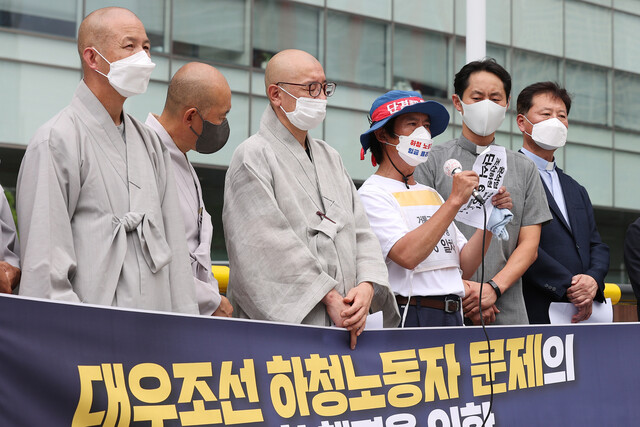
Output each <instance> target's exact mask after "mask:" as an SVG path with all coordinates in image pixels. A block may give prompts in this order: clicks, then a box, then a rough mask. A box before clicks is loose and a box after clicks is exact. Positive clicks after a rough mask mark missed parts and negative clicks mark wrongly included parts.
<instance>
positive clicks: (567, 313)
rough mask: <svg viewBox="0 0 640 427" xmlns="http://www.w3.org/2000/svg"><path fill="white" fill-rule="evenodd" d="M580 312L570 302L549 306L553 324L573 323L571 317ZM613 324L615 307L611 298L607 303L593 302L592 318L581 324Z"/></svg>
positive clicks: (550, 318) (554, 303) (553, 303)
mask: <svg viewBox="0 0 640 427" xmlns="http://www.w3.org/2000/svg"><path fill="white" fill-rule="evenodd" d="M577 312H578V309H577V308H576V307H575V306H574V305H573V304H571V303H570V302H552V303H551V304H550V305H549V320H551V324H559V325H566V324H569V323H571V317H573V315H574V314H576V313H577ZM611 322H613V305H612V304H611V298H607V299H606V302H604V303H602V302H597V301H594V302H593V309H592V310H591V317H589V318H588V319H587V320H584V321H582V322H580V323H611Z"/></svg>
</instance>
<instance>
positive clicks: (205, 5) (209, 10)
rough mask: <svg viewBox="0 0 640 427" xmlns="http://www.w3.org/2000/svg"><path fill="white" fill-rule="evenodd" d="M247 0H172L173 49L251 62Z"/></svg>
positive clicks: (196, 55)
mask: <svg viewBox="0 0 640 427" xmlns="http://www.w3.org/2000/svg"><path fill="white" fill-rule="evenodd" d="M246 8H247V3H246V1H245V0H216V1H208V0H173V16H172V18H173V53H174V54H176V55H181V56H189V57H193V58H199V59H205V60H212V61H220V62H231V63H238V64H244V65H248V54H247V52H248V50H249V49H248V40H249V35H248V34H249V32H248V31H249V25H247V24H246V18H245V15H246Z"/></svg>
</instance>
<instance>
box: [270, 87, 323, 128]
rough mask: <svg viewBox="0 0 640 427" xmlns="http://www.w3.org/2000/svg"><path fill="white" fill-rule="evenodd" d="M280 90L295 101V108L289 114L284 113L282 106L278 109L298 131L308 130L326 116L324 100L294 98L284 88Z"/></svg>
mask: <svg viewBox="0 0 640 427" xmlns="http://www.w3.org/2000/svg"><path fill="white" fill-rule="evenodd" d="M280 89H282V90H283V91H284V92H285V93H286V94H287V95H289V96H290V97H292V98H293V99H295V100H296V108H295V109H294V110H293V111H291V112H287V111H284V108H282V105H281V106H280V109H281V110H282V111H283V112H284V114H286V115H287V118H288V119H289V121H290V122H291V124H292V125H294V126H295V127H297V128H298V129H300V130H310V129H313V128H315V127H316V126H318V125H319V124H320V123H322V121H323V120H324V117H325V115H326V114H327V100H326V99H320V98H307V97H303V96H301V97H300V98H296V97H295V96H293V95H291V94H290V93H289V92H287V91H286V90H285V89H284V88H280Z"/></svg>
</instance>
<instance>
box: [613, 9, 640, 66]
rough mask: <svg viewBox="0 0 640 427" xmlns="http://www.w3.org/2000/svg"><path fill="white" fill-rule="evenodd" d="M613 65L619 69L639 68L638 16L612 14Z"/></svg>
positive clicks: (639, 23)
mask: <svg viewBox="0 0 640 427" xmlns="http://www.w3.org/2000/svg"><path fill="white" fill-rule="evenodd" d="M613 31H614V32H613V40H614V41H615V43H614V44H613V66H614V67H615V68H616V69H619V70H626V71H631V72H637V71H638V70H640V43H638V34H640V16H633V15H628V14H626V13H620V12H616V13H614V14H613Z"/></svg>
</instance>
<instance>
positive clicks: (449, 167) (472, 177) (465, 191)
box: [443, 159, 484, 205]
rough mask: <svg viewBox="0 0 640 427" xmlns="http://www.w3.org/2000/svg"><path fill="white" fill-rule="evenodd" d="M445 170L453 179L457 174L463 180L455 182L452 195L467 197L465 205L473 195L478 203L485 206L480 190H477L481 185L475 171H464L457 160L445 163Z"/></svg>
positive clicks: (455, 180)
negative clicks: (460, 194)
mask: <svg viewBox="0 0 640 427" xmlns="http://www.w3.org/2000/svg"><path fill="white" fill-rule="evenodd" d="M443 169H444V173H445V174H446V175H447V176H450V177H452V178H453V177H454V176H455V175H457V174H461V175H460V178H462V179H454V180H453V187H452V189H451V194H455V193H458V194H459V193H462V196H463V197H464V196H465V195H466V198H465V201H464V202H463V203H465V202H466V200H467V199H468V198H469V195H473V197H474V198H475V199H476V200H477V201H478V203H480V204H481V205H484V200H483V199H482V197H481V196H480V193H478V190H476V187H477V186H478V183H479V179H478V174H476V173H475V172H473V171H463V170H462V165H461V164H460V162H459V161H458V160H456V159H449V160H447V161H446V162H445V163H444V166H443ZM469 188H471V191H469Z"/></svg>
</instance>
